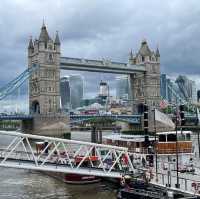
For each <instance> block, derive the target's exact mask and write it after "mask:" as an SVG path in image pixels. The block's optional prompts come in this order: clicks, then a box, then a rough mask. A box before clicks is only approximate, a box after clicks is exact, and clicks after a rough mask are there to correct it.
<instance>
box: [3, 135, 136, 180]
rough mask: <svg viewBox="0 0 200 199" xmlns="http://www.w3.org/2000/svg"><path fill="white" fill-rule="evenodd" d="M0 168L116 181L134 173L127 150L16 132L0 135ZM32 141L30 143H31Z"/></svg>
mask: <svg viewBox="0 0 200 199" xmlns="http://www.w3.org/2000/svg"><path fill="white" fill-rule="evenodd" d="M0 136H1V139H2V140H7V141H8V140H9V141H8V142H7V144H6V145H4V146H0V167H7V168H8V167H11V168H19V169H20V168H21V169H32V170H39V171H52V172H62V173H74V174H81V175H95V176H100V177H111V178H120V177H121V176H122V175H123V174H124V172H125V170H126V172H130V173H134V172H135V170H134V167H133V164H132V162H131V160H130V157H129V154H128V149H127V148H124V147H116V146H109V145H103V144H94V143H89V142H81V141H74V140H66V139H59V138H52V137H44V136H37V135H29V134H21V133H17V132H0ZM33 140H34V141H33Z"/></svg>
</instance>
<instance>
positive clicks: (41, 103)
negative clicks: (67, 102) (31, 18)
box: [28, 24, 60, 114]
mask: <svg viewBox="0 0 200 199" xmlns="http://www.w3.org/2000/svg"><path fill="white" fill-rule="evenodd" d="M34 63H35V64H39V69H38V70H36V71H35V72H34V73H33V74H32V75H31V77H30V79H29V107H30V113H31V114H35V113H36V114H48V113H56V112H59V110H60V69H59V65H60V40H59V37H58V33H57V34H56V37H55V40H54V41H53V40H52V39H51V38H50V36H49V34H48V32H47V29H46V26H45V25H44V24H43V26H42V28H41V32H40V36H39V38H38V39H35V41H34V42H33V41H32V39H30V41H29V46H28V66H29V67H31V66H32V64H34Z"/></svg>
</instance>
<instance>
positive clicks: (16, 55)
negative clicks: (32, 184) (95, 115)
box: [0, 0, 200, 90]
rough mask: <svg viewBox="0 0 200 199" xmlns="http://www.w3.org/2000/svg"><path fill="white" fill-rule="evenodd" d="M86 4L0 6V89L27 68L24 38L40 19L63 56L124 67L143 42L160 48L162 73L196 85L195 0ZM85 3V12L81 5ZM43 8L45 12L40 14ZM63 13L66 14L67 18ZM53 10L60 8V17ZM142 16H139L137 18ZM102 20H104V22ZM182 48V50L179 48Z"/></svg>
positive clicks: (34, 33) (90, 77) (4, 3)
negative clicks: (57, 37) (183, 77)
mask: <svg viewBox="0 0 200 199" xmlns="http://www.w3.org/2000/svg"><path fill="white" fill-rule="evenodd" d="M87 2H88V1H87V0H86V1H84V2H82V1H76V2H72V1H66V2H64V3H63V2H62V1H56V2H55V1H52V0H49V1H43V2H40V1H23V0H21V1H12V3H11V2H8V1H2V2H1V5H0V11H1V12H0V16H1V21H0V24H1V38H0V43H1V50H0V55H1V56H0V61H1V74H6V75H3V76H2V77H1V80H0V85H4V84H5V83H7V82H8V81H9V80H10V79H13V78H14V77H16V76H17V74H20V73H21V72H22V71H24V69H26V67H27V61H26V57H27V54H26V53H27V52H26V49H27V43H28V40H29V37H30V35H32V36H33V38H35V37H36V36H37V35H38V33H39V31H38V30H39V28H40V26H41V24H42V21H43V19H44V21H45V23H46V24H47V26H48V30H49V32H50V33H51V34H52V35H55V33H54V31H55V30H58V31H59V35H60V38H61V43H62V44H61V49H62V53H63V54H64V55H67V56H72V57H86V58H91V59H95V58H98V59H102V58H108V59H112V60H116V61H123V62H128V54H129V51H130V49H133V53H134V52H136V51H137V50H138V46H139V43H140V42H141V40H142V39H143V38H146V39H147V41H148V43H149V45H150V46H151V47H152V48H154V49H155V48H156V43H157V44H158V46H159V49H160V53H161V72H162V73H167V74H168V75H170V76H173V77H175V76H178V75H179V73H180V74H183V75H185V74H188V77H189V78H192V79H194V80H196V81H197V84H198V86H199V85H200V80H199V79H200V78H199V74H200V71H199V60H198V57H199V52H200V49H199V45H198V38H199V28H198V21H199V15H198V13H199V6H198V5H199V2H198V1H197V0H193V1H190V2H187V3H184V4H182V3H181V1H178V0H176V1H173V2H172V1H165V2H164V3H163V2H162V3H161V2H159V1H157V0H155V1H154V0H153V1H150V2H146V1H144V0H143V1H126V2H123V3H120V2H115V3H112V2H111V1H101V2H93V3H91V2H90V3H87ZM84 3H85V4H86V3H87V7H84V6H83V4H84ZM47 5H48V7H50V9H44V8H46V7H47ZM51 7H52V8H51ZM24 8H25V9H24ZM66 8H68V10H69V12H68V13H67V14H65V10H66ZM99 8H101V9H99ZM136 8H137V9H136ZM158 8H159V9H158ZM54 9H55V10H58V9H59V12H56V11H55V10H54ZM124 9H126V11H127V12H126V13H124V12H123V11H124ZM6 10H9V12H7V11H6ZM100 10H101V11H100ZM133 10H134V12H133ZM153 10H156V12H153ZM182 10H184V12H181V11H182ZM5 11H6V12H5ZM19 11H20V12H19ZM27 15H32V16H35V17H32V18H31V19H30V18H27V17H25V16H27ZM141 15H143V16H144V17H142V18H141V17H140V16H141ZM74 16H76V17H74ZM92 16H94V17H92ZM104 16H108V18H109V20H105V17H104ZM85 19H87V20H85ZM166 19H167V20H166ZM97 22H98V26H97ZM29 24H32V25H31V26H30V25H29ZM11 27H12V31H10V28H11ZM80 29H81V30H80ZM121 30H123V31H121ZM166 38H167V40H166ZM166 41H167V42H166ZM113 44H115V48H113ZM183 44H187V45H184V47H183ZM16 49H17V50H16ZM83 74H85V75H87V81H88V82H93V81H94V79H95V80H96V78H97V77H98V74H95V75H91V74H88V73H85V72H83ZM108 76H109V75H108ZM90 86H91V90H95V88H96V87H94V88H93V87H92V84H91V85H90Z"/></svg>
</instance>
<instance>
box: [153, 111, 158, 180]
mask: <svg viewBox="0 0 200 199" xmlns="http://www.w3.org/2000/svg"><path fill="white" fill-rule="evenodd" d="M156 131H157V130H156V108H154V140H155V158H156V182H158V156H157V140H156V133H157V132H156Z"/></svg>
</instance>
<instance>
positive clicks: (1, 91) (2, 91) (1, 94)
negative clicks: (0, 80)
mask: <svg viewBox="0 0 200 199" xmlns="http://www.w3.org/2000/svg"><path fill="white" fill-rule="evenodd" d="M38 68H39V65H38V64H33V65H32V67H30V68H28V69H26V70H25V71H24V72H23V73H21V74H20V75H19V76H17V77H16V78H15V79H13V80H12V81H10V82H9V83H8V84H6V85H5V86H3V87H2V88H0V100H2V99H4V98H5V97H6V96H8V95H9V94H11V93H13V91H15V90H16V89H17V88H19V87H20V86H21V85H22V83H23V82H24V81H25V80H26V79H27V78H29V77H30V75H31V74H32V73H33V72H34V71H35V70H36V69H38Z"/></svg>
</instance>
